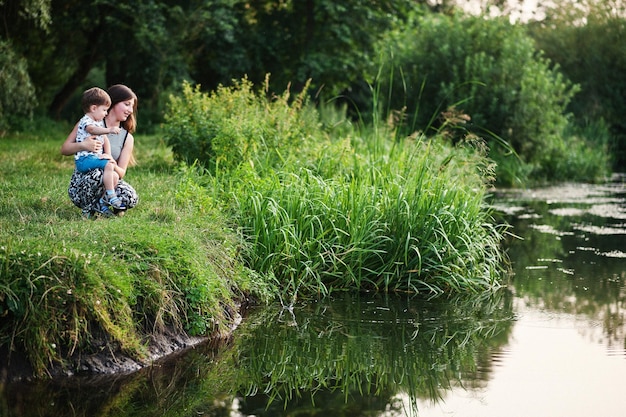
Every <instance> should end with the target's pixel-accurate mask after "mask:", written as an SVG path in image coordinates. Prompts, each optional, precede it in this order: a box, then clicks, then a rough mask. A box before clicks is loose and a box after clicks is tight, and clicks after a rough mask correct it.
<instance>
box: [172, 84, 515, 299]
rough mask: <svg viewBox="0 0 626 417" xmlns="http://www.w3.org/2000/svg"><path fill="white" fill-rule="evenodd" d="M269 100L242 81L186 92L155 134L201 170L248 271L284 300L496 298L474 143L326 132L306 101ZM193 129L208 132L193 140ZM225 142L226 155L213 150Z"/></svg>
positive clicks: (484, 182) (487, 166)
mask: <svg viewBox="0 0 626 417" xmlns="http://www.w3.org/2000/svg"><path fill="white" fill-rule="evenodd" d="M267 91H268V88H267V86H266V88H265V90H264V92H263V93H255V91H254V89H253V88H252V86H251V85H250V83H249V82H248V81H247V80H242V81H240V82H238V83H235V85H234V86H232V87H222V88H220V90H219V91H218V92H217V93H211V94H206V93H203V92H201V91H200V90H199V89H198V88H197V87H196V88H193V87H192V86H190V85H186V86H185V87H184V91H183V95H182V97H174V98H172V105H171V110H170V112H169V113H168V117H167V125H166V127H165V130H166V136H167V138H168V141H169V143H170V144H172V146H173V149H174V153H175V156H177V157H178V158H179V159H181V160H185V161H187V162H191V157H192V155H195V156H196V159H194V160H193V162H195V163H198V164H199V166H200V167H205V175H206V176H207V177H209V178H210V180H208V182H210V183H211V184H212V185H211V188H212V189H213V191H214V197H215V200H216V201H220V204H221V205H222V207H224V208H225V209H226V210H230V211H231V213H232V216H233V218H234V223H235V224H236V226H237V227H239V228H240V231H241V234H242V237H243V241H244V243H245V255H244V258H245V260H246V262H247V265H248V266H249V267H250V268H251V269H252V270H254V271H257V272H258V273H261V274H262V275H263V276H266V277H269V278H270V279H272V280H274V281H275V282H276V284H277V286H278V288H279V289H280V291H281V292H282V294H283V295H286V296H289V297H292V299H295V297H297V296H298V294H300V295H303V294H307V295H326V294H329V293H331V292H333V291H344V290H348V291H385V292H391V291H396V292H410V293H428V294H433V293H435V294H441V293H447V292H464V291H472V292H479V291H484V290H488V289H492V288H495V287H497V286H498V285H499V284H498V283H499V277H500V275H501V272H502V271H503V269H504V264H505V263H504V258H503V255H502V253H501V251H500V247H499V243H500V241H501V239H502V237H503V234H504V233H505V229H506V227H505V226H502V225H498V224H496V223H495V221H494V220H493V218H492V217H491V213H490V211H489V209H488V208H487V207H486V205H485V197H486V195H487V194H488V192H489V187H490V184H491V182H492V180H493V175H494V174H493V173H494V166H493V164H492V163H491V161H490V160H489V159H488V158H487V156H486V149H485V144H484V142H483V141H482V140H481V139H480V138H478V137H475V136H468V137H465V138H463V139H462V140H457V144H456V145H453V144H452V143H451V141H450V140H448V139H446V135H445V132H444V131H440V132H439V133H438V134H437V135H436V136H433V137H427V136H425V135H423V134H421V133H415V134H413V135H412V136H410V137H400V136H399V135H398V134H397V131H398V130H397V129H396V128H395V127H396V126H393V125H391V126H388V125H384V124H375V125H369V126H365V125H363V124H355V123H353V122H351V121H350V120H349V119H348V118H347V117H346V116H345V113H344V114H343V115H342V116H340V117H338V116H337V112H334V113H333V112H329V111H328V109H326V111H325V112H324V114H326V115H328V114H330V115H331V117H329V119H331V120H332V123H328V122H327V120H325V119H324V118H323V117H321V116H320V113H319V112H318V110H317V109H316V108H314V107H313V106H312V105H310V104H309V103H308V102H307V100H306V99H305V98H304V97H306V96H305V95H303V94H300V95H299V96H298V97H297V98H296V99H295V100H290V99H289V97H290V94H289V93H288V92H287V93H285V94H283V95H282V96H278V97H276V96H275V97H271V98H267V95H266V94H265V93H266V92H267ZM242 96H245V99H242ZM235 100H236V101H237V103H238V105H237V106H235V107H233V106H231V104H230V103H232V102H233V101H235ZM226 107H227V110H228V111H225V110H224V108H226ZM192 109H195V110H192ZM198 109H204V111H202V112H201V113H200V114H199V113H198ZM214 115H219V118H215V116H214ZM251 115H254V117H256V118H257V120H256V121H254V122H251V121H250V120H248V118H249V117H250V116H251ZM380 120H385V118H384V117H381V118H380ZM199 125H202V126H210V127H211V128H210V129H208V128H206V129H204V130H203V132H202V134H197V131H196V130H195V126H199ZM185 126H191V128H187V129H186V128H185ZM226 126H228V128H226ZM233 126H239V128H238V130H232V129H231V128H232V127H233ZM250 126H256V128H255V129H251V128H250ZM283 132H290V136H289V137H285V140H284V141H282V140H281V138H283ZM225 136H228V137H231V140H230V141H229V143H230V145H231V147H230V148H228V149H227V148H224V147H220V146H218V144H222V143H223V141H224V137H225ZM182 149H208V150H211V151H210V152H206V153H200V154H198V153H195V154H192V153H190V152H186V151H179V152H178V153H177V150H182Z"/></svg>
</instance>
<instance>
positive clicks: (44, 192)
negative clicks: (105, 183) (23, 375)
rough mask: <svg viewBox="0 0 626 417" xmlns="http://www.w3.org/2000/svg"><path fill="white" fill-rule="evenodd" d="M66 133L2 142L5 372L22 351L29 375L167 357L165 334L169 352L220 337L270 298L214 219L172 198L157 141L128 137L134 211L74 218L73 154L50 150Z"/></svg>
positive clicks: (166, 162) (171, 168)
mask: <svg viewBox="0 0 626 417" xmlns="http://www.w3.org/2000/svg"><path fill="white" fill-rule="evenodd" d="M67 128H68V126H61V127H58V126H57V127H52V128H51V127H48V128H47V129H46V130H45V134H42V133H36V134H35V133H32V134H31V133H23V134H15V135H10V136H7V137H3V138H0V164H1V165H2V169H1V171H0V172H1V177H2V199H1V200H0V330H1V333H0V346H1V347H2V350H3V353H6V355H2V357H3V362H5V363H4V364H3V365H5V366H7V365H11V364H12V361H13V365H16V364H19V363H20V362H19V361H20V359H19V358H20V356H23V355H25V358H26V359H27V365H28V366H29V367H31V370H32V372H33V374H34V375H36V376H46V375H47V374H49V373H55V372H58V371H59V370H61V371H63V372H75V371H77V370H80V369H79V368H80V367H81V366H82V367H84V366H85V365H84V363H85V359H87V358H88V357H89V356H90V355H94V354H99V353H101V352H102V351H103V350H104V351H106V352H108V351H111V353H113V354H114V357H115V358H116V359H117V361H113V363H114V364H115V363H117V364H119V365H120V369H125V368H128V366H131V367H132V366H136V365H141V364H145V363H149V361H150V360H151V359H153V358H154V357H155V356H158V355H159V352H158V349H160V350H161V351H163V352H164V353H167V346H166V345H167V343H165V344H164V343H163V339H162V337H164V336H168V335H169V336H168V337H169V340H171V342H172V346H171V347H172V348H176V347H182V346H185V345H188V344H190V343H196V342H197V341H198V339H196V338H193V337H191V336H203V337H207V336H220V335H225V334H227V333H228V332H230V330H231V328H232V326H233V325H234V324H235V322H236V320H237V316H238V311H239V307H240V305H241V304H242V303H245V302H246V300H247V297H248V296H253V297H255V298H256V299H264V298H266V297H267V296H268V294H269V292H268V287H267V285H265V284H264V283H263V282H261V281H258V280H255V275H254V274H252V273H251V271H250V270H248V269H246V268H245V267H244V266H243V264H242V262H241V260H240V259H239V257H238V238H237V236H236V234H235V233H234V232H233V231H232V230H233V229H232V228H231V227H229V225H227V224H226V223H225V221H224V218H223V216H220V215H219V213H216V212H214V211H208V210H204V209H202V210H200V209H198V207H197V206H195V205H194V204H193V202H192V201H189V200H181V199H180V198H179V197H178V195H177V192H178V191H179V190H180V189H181V187H180V179H179V178H180V177H179V176H178V175H177V174H176V170H177V168H176V164H174V163H173V162H172V158H171V154H170V152H169V151H168V149H167V147H166V146H165V145H164V144H163V142H162V141H161V140H160V139H159V138H158V137H157V136H150V137H147V136H138V137H137V138H136V142H137V146H136V149H137V158H138V160H139V161H140V163H139V164H138V165H137V166H136V167H133V168H132V169H131V170H129V173H128V175H127V178H126V180H127V181H128V182H129V183H131V184H132V185H133V186H134V187H136V188H137V189H138V190H140V203H139V205H138V206H137V207H136V208H135V209H132V210H131V211H130V212H129V213H127V214H126V215H125V216H123V217H119V218H113V219H97V220H85V219H83V218H82V217H81V212H80V209H78V208H76V207H75V206H74V205H73V204H72V203H71V202H70V200H69V198H68V195H67V186H68V183H69V178H70V175H71V173H72V170H73V159H72V158H69V157H63V156H61V155H60V153H59V147H60V144H61V142H62V141H63V138H64V137H65V135H66V132H69V130H67ZM183 335H184V336H183ZM186 335H190V337H186ZM151 339H152V341H153V342H155V341H158V340H160V341H161V342H160V344H159V343H157V344H155V343H153V344H152V346H151V345H150V340H151ZM158 346H160V347H159V348H158V349H157V350H155V348H157V347H158ZM164 349H165V350H164ZM124 358H126V359H125V360H123V359H124ZM129 361H132V362H134V363H135V365H132V364H130V362H129ZM81 363H82V365H81ZM77 367H79V368H77ZM112 369H113V370H115V369H116V366H115V365H114V366H112Z"/></svg>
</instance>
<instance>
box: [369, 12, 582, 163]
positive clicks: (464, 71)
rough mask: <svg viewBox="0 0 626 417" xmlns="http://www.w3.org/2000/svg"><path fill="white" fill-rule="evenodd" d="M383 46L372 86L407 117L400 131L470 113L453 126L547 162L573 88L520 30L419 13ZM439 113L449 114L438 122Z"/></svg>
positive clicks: (529, 160)
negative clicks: (384, 56)
mask: <svg viewBox="0 0 626 417" xmlns="http://www.w3.org/2000/svg"><path fill="white" fill-rule="evenodd" d="M384 45H385V46H386V48H387V50H388V56H389V57H390V58H389V60H390V62H391V63H392V66H391V67H390V68H387V69H386V70H383V71H381V73H380V78H379V80H378V81H379V82H380V83H381V84H382V87H379V88H380V89H381V91H382V92H383V93H384V95H388V99H387V100H386V101H387V104H386V106H387V107H388V108H389V109H393V110H396V111H401V112H404V113H406V114H407V115H408V119H407V121H406V125H407V127H406V128H407V129H408V131H407V133H410V132H411V131H414V130H424V129H428V128H434V129H437V128H438V127H439V126H440V125H441V123H448V122H450V119H449V116H445V114H450V112H452V113H454V112H457V113H459V114H465V115H468V116H469V117H467V116H466V117H462V120H460V121H459V122H457V125H458V126H459V127H462V128H464V129H469V130H472V131H474V132H476V133H478V134H479V135H481V136H485V135H488V136H492V137H493V136H497V137H499V138H500V139H504V140H505V141H506V142H507V143H508V144H509V145H510V146H511V147H512V148H513V149H514V150H515V152H516V153H517V154H518V155H520V156H521V158H522V160H523V161H524V162H525V163H528V164H537V165H542V163H551V161H545V160H543V159H542V158H544V156H545V155H546V152H549V151H550V150H551V149H554V148H558V146H557V143H558V142H559V141H560V140H562V134H563V131H564V128H565V127H566V126H567V123H568V120H567V115H566V114H565V108H566V106H567V104H568V103H569V100H570V99H571V97H572V95H573V94H574V93H575V92H576V86H574V85H572V84H571V83H570V82H568V81H567V80H566V79H565V78H564V77H563V76H562V74H561V73H560V72H559V71H558V67H555V66H552V65H551V63H550V61H549V60H547V59H546V58H544V57H543V56H542V55H541V54H540V53H537V51H536V49H535V48H534V44H533V41H532V39H531V38H530V37H529V36H528V35H527V34H526V32H525V31H524V29H523V28H522V27H520V26H518V25H512V24H510V23H509V22H508V21H507V20H505V19H502V18H498V19H484V18H483V17H469V16H463V15H458V14H454V15H451V16H446V15H441V14H438V15H434V14H426V15H423V16H421V17H419V18H418V19H416V20H415V22H414V23H413V24H412V25H404V26H402V27H401V28H399V29H398V30H395V31H393V32H390V35H389V37H388V38H387V39H386V40H385V44H384ZM443 112H447V113H444V118H445V117H448V118H447V119H445V120H443V121H437V118H438V117H439V116H440V115H441V114H442V113H443ZM457 118H458V116H457ZM494 143H496V142H492V145H493V144H494ZM540 161H542V162H541V163H540ZM531 169H532V167H531Z"/></svg>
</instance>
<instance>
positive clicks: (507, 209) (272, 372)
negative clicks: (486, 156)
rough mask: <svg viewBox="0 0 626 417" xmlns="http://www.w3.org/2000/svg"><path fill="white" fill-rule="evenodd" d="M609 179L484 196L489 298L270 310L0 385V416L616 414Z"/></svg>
mask: <svg viewBox="0 0 626 417" xmlns="http://www.w3.org/2000/svg"><path fill="white" fill-rule="evenodd" d="M625 180H626V177H625V176H615V177H614V178H613V180H612V181H611V182H608V183H606V184H602V185H586V184H567V185H561V186H557V187H550V188H543V189H536V190H524V191H502V192H498V193H497V194H496V195H495V198H494V201H493V204H494V207H495V208H496V209H497V212H498V213H500V214H501V215H502V216H504V218H505V219H506V220H507V221H509V222H510V223H511V224H512V225H513V229H512V233H513V234H514V235H516V236H511V237H510V238H509V239H508V240H507V242H506V244H507V248H508V253H509V258H510V260H511V264H512V271H513V274H512V276H511V277H510V279H508V280H507V281H506V282H505V284H506V285H505V286H504V288H502V289H501V290H498V291H495V292H493V293H492V294H485V295H483V296H479V297H477V296H475V295H470V296H467V295H466V296H457V297H452V298H449V299H445V300H444V299H434V300H423V299H417V298H414V297H391V296H382V295H377V296H374V295H371V296H367V295H361V296H342V297H335V298H334V299H332V300H324V301H319V302H307V303H301V304H298V305H296V306H294V307H293V308H291V309H290V308H283V307H281V306H280V305H277V306H270V307H267V308H263V309H260V310H258V311H254V312H252V313H250V315H249V316H248V317H246V319H245V320H244V322H243V323H242V325H241V326H240V327H239V328H238V329H237V330H236V331H235V334H234V335H233V337H232V339H231V340H229V341H228V343H225V344H220V345H217V346H212V345H210V344H209V345H205V346H200V347H197V348H194V349H191V350H188V351H186V352H183V353H181V354H179V355H176V357H173V358H170V359H168V360H167V361H164V362H162V363H157V364H155V366H153V367H150V368H149V369H145V370H142V371H140V372H137V373H134V374H132V375H124V376H117V377H114V378H112V377H91V378H82V377H74V378H69V379H63V380H55V381H48V382H33V383H28V382H22V383H14V384H8V385H5V386H2V385H0V417H4V416H7V417H27V416H116V417H124V416H216V417H217V416H230V417H243V416H258V417H260V416H318V415H325V416H381V417H382V416H384V417H395V416H398V417H400V416H464V417H465V416H481V417H488V416H502V415H510V416H533V417H540V416H550V417H553V416H568V417H576V416H585V417H587V416H591V415H601V416H619V415H624V412H625V411H624V410H625V409H624V406H625V405H626V399H625V398H624V394H623V393H624V388H623V387H624V385H623V379H624V375H626V323H625V313H626V304H625V303H626V285H625V280H626V188H625V187H624V181H625Z"/></svg>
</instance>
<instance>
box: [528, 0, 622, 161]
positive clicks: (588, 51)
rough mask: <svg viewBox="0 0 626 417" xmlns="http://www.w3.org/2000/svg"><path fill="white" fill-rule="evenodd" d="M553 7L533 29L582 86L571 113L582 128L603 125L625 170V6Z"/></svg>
mask: <svg viewBox="0 0 626 417" xmlns="http://www.w3.org/2000/svg"><path fill="white" fill-rule="evenodd" d="M577 5H578V7H567V8H554V9H550V10H548V12H547V17H546V19H545V20H543V21H540V22H536V23H534V24H533V25H531V26H530V28H531V34H532V36H533V37H534V39H535V40H536V42H537V45H538V47H539V48H540V49H542V50H543V51H544V53H545V55H546V56H547V57H548V58H550V59H551V60H552V61H554V62H557V63H558V64H559V66H560V67H561V69H562V71H563V73H564V74H566V75H567V77H568V78H569V79H571V80H572V81H574V82H576V83H577V84H579V85H580V86H581V91H580V93H579V94H577V95H576V96H575V97H574V98H573V100H572V102H571V104H570V106H569V109H570V110H571V111H572V113H574V114H575V115H576V116H577V117H576V120H577V121H578V122H579V123H580V124H587V123H593V122H595V121H598V120H604V121H606V123H607V124H608V126H609V128H610V130H611V132H612V135H613V137H614V145H613V147H614V151H615V152H616V156H617V161H616V167H615V169H618V170H620V171H621V170H623V168H624V166H626V121H624V114H626V102H625V101H624V97H626V79H624V76H623V74H625V73H626V43H624V41H623V40H624V39H625V38H626V3H623V2H619V1H617V0H608V1H607V0H602V1H600V0H585V1H582V2H579V3H577Z"/></svg>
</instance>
